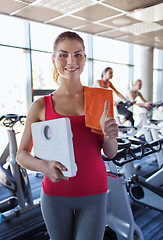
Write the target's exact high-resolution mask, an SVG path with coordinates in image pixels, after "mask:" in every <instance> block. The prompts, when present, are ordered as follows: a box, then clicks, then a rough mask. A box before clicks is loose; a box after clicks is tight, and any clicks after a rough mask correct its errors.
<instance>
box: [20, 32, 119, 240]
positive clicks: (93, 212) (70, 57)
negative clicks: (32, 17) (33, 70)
mask: <svg viewBox="0 0 163 240" xmlns="http://www.w3.org/2000/svg"><path fill="white" fill-rule="evenodd" d="M52 61H53V65H54V73H55V74H54V77H55V79H54V80H55V81H57V83H59V87H58V89H57V90H56V91H54V92H53V93H52V94H50V95H47V96H44V97H41V98H40V99H38V100H37V101H35V102H34V103H33V104H32V106H31V108H30V111H29V113H28V116H27V121H26V126H25V130H24V134H23V137H22V140H21V143H20V147H19V150H18V154H17V161H18V163H19V164H20V165H21V166H23V167H24V168H28V169H30V170H34V171H38V172H42V173H43V174H44V179H43V185H42V186H43V187H42V196H41V209H42V214H43V218H44V221H45V224H46V226H47V229H48V232H49V235H50V238H51V239H52V240H54V239H55V240H63V239H66V240H72V239H74V240H77V239H84V240H90V239H93V240H102V239H103V235H104V230H105V220H106V207H107V174H106V168H105V164H104V162H103V160H102V157H101V149H102V148H103V150H104V153H105V154H106V155H107V156H108V157H110V158H112V157H114V156H115V155H116V152H117V141H116V137H117V136H118V126H117V124H116V121H115V119H113V118H112V117H109V116H108V111H109V104H108V102H107V101H106V103H105V106H104V111H103V114H102V116H101V119H100V124H101V128H102V132H103V136H102V135H99V134H96V133H93V132H92V131H91V129H90V128H88V127H86V126H85V109H84V87H83V85H82V84H81V79H80V76H81V73H82V72H83V70H84V66H85V62H86V55H85V47H84V42H83V39H82V38H81V37H80V36H79V35H78V34H76V33H75V32H63V33H61V34H60V35H59V36H58V37H57V39H56V41H55V42H54V48H53V55H52ZM65 117H68V118H69V119H70V122H71V128H72V133H73V147H74V154H75V162H76V165H77V169H78V171H77V174H76V176H75V177H70V178H68V177H65V176H64V174H63V172H62V171H66V170H67V169H66V167H65V166H64V165H63V164H61V163H60V162H59V161H58V160H57V159H54V160H53V161H45V160H42V159H38V158H36V157H34V156H33V155H31V153H30V152H31V149H32V134H31V124H32V123H34V122H40V121H46V120H52V119H58V118H65ZM88 146H89V147H88ZM60 147H62V146H60ZM62 150H63V152H64V151H65V149H64V148H63V149H62ZM95 225H96V226H98V228H94V226H95ZM63 226H64V231H63Z"/></svg>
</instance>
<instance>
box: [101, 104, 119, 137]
mask: <svg viewBox="0 0 163 240" xmlns="http://www.w3.org/2000/svg"><path fill="white" fill-rule="evenodd" d="M109 106H110V103H109V101H108V100H107V101H106V102H105V105H104V111H103V114H102V116H101V119H100V125H101V128H102V132H103V134H104V136H106V137H107V138H109V139H115V138H116V137H118V125H117V123H116V121H115V119H114V118H112V117H109V114H108V112H109Z"/></svg>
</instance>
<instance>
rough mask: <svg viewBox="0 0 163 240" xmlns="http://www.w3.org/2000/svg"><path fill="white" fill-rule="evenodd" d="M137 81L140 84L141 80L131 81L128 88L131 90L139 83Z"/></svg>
mask: <svg viewBox="0 0 163 240" xmlns="http://www.w3.org/2000/svg"><path fill="white" fill-rule="evenodd" d="M139 81H141V82H142V80H141V79H136V80H131V81H130V88H131V89H133V87H134V85H135V84H136V83H137V82H139Z"/></svg>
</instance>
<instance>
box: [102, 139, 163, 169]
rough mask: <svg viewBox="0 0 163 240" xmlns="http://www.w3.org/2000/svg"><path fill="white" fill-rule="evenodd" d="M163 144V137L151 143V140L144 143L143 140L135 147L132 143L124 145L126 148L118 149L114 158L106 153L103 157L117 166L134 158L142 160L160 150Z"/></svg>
mask: <svg viewBox="0 0 163 240" xmlns="http://www.w3.org/2000/svg"><path fill="white" fill-rule="evenodd" d="M137 144H138V143H137ZM162 144H163V138H161V139H159V140H155V141H152V142H150V143H149V142H148V143H147V142H145V143H143V142H142V141H141V142H140V144H139V145H138V146H137V147H134V148H133V146H132V145H130V147H127V148H126V147H125V145H124V148H121V149H120V150H118V152H117V155H116V156H115V157H114V158H112V159H109V158H108V157H106V156H105V155H102V158H103V160H104V161H112V162H113V163H114V164H115V165H117V166H123V165H125V164H127V163H129V162H132V161H134V160H140V159H142V158H143V157H145V156H148V155H150V154H152V153H156V152H159V151H160V150H161V149H162ZM156 146H157V147H158V148H157V149H156V148H154V147H156ZM136 153H139V155H136Z"/></svg>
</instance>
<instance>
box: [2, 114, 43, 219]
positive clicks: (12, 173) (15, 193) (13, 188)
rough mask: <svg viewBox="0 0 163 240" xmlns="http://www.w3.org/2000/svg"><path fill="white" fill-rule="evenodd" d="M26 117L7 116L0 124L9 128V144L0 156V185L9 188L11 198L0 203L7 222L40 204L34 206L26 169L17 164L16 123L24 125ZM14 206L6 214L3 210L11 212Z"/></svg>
mask: <svg viewBox="0 0 163 240" xmlns="http://www.w3.org/2000/svg"><path fill="white" fill-rule="evenodd" d="M24 120H25V116H19V115H16V114H7V115H3V116H1V117H0V122H1V123H2V124H3V126H5V127H6V128H7V133H8V140H9V142H8V144H7V146H6V148H5V149H4V151H3V153H2V155H1V156H0V184H1V185H2V186H4V187H5V188H7V189H8V190H9V191H10V193H11V196H12V197H13V198H10V201H8V200H6V201H5V200H4V201H2V202H0V208H1V207H2V212H3V217H4V218H5V220H7V219H9V218H10V217H12V216H16V215H17V216H18V215H20V214H21V213H23V212H25V211H28V210H30V209H33V208H35V207H37V206H38V205H39V204H34V202H33V197H32V192H31V187H30V182H29V178H28V174H27V171H26V169H23V168H21V167H20V166H19V165H18V164H17V162H16V153H17V141H16V133H15V131H14V129H13V127H14V126H15V124H16V123H18V122H19V123H20V124H22V125H24ZM13 202H14V205H15V206H17V208H16V209H15V208H14V209H13V212H12V211H9V212H6V211H4V209H3V206H4V205H5V204H6V205H5V206H6V207H4V208H5V209H6V208H7V209H8V210H10V207H11V209H12V208H13Z"/></svg>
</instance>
